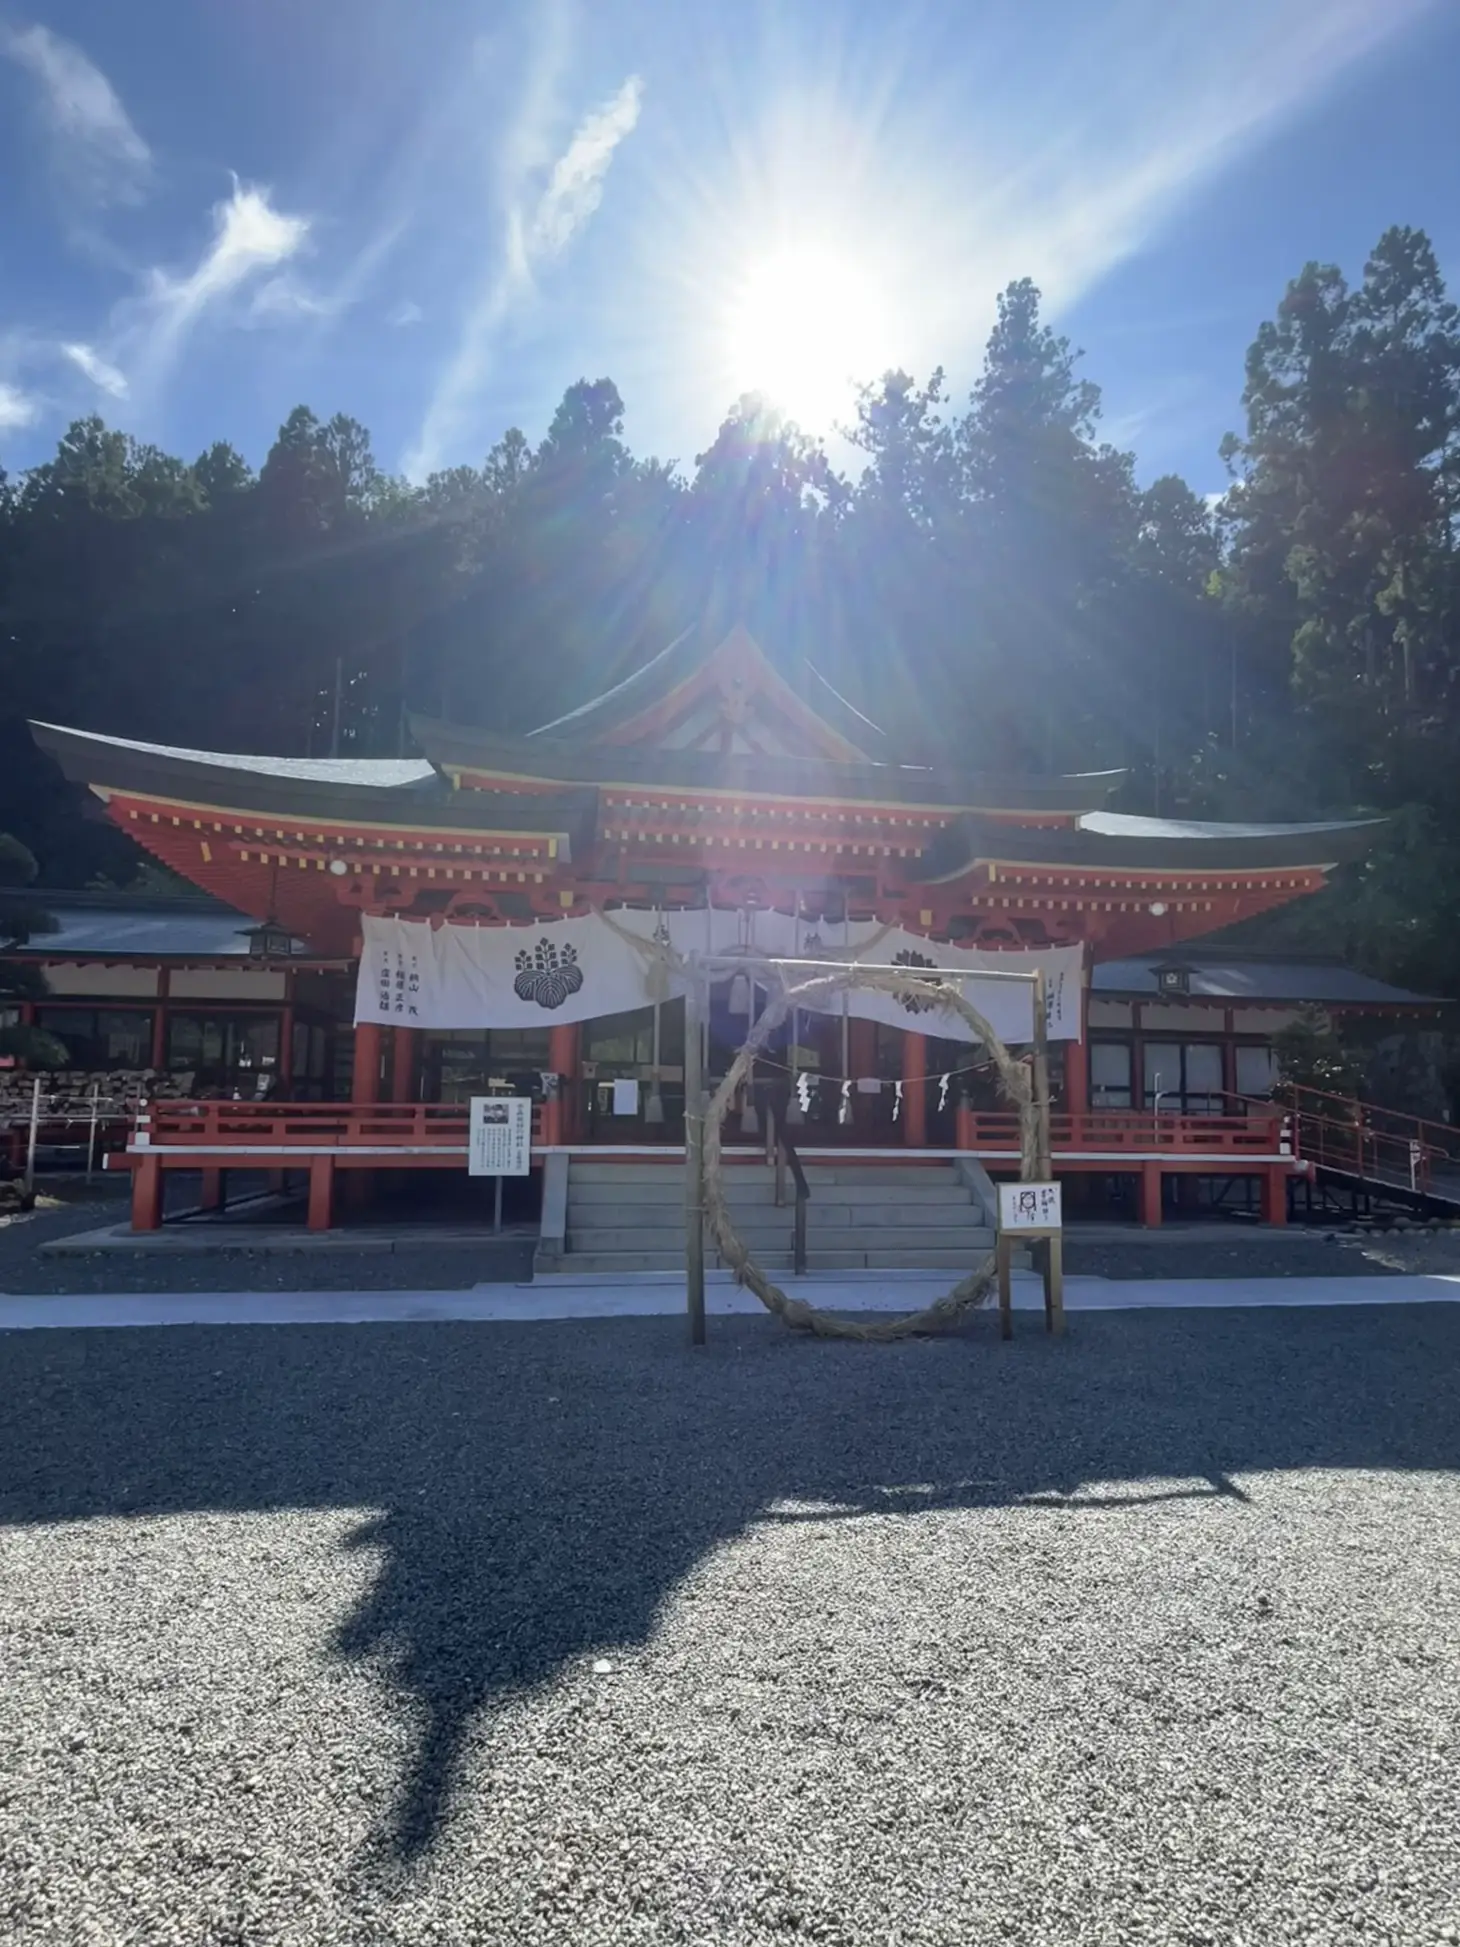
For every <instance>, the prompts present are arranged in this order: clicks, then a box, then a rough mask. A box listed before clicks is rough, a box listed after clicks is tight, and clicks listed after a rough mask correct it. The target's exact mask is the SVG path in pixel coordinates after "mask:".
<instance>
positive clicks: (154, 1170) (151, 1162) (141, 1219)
mask: <svg viewBox="0 0 1460 1947" xmlns="http://www.w3.org/2000/svg"><path fill="white" fill-rule="evenodd" d="M132 1228H133V1230H161V1228H162V1163H161V1160H160V1158H158V1157H156V1156H144V1157H143V1158H142V1160H141V1162H140V1163H138V1165H137V1167H136V1169H134V1170H133V1172H132Z"/></svg>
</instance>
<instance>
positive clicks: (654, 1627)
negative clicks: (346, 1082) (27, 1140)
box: [0, 1306, 1460, 1947]
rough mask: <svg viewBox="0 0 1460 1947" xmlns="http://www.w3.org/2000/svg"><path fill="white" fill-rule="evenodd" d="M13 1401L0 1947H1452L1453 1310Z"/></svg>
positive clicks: (333, 1377) (106, 1335) (620, 1333)
mask: <svg viewBox="0 0 1460 1947" xmlns="http://www.w3.org/2000/svg"><path fill="white" fill-rule="evenodd" d="M0 1373H3V1382H0V1383H3V1385H4V1387H5V1412H4V1414H3V1417H0V1523H4V1524H5V1525H4V1526H0V1663H3V1668H4V1681H3V1684H0V1934H3V1935H4V1937H5V1938H7V1939H8V1940H13V1941H16V1942H19V1943H25V1944H26V1947H29V1944H30V1943H60V1942H65V1943H72V1942H86V1943H113V1942H138V1943H142V1942H145V1943H148V1947H153V1943H174V1942H175V1943H187V1947H213V1944H214V1943H217V1944H218V1947H224V1944H225V1943H226V1944H227V1947H240V1944H241V1943H269V1947H276V1944H277V1943H283V1944H284V1947H299V1944H302V1943H315V1942H321V1943H323V1942H329V1943H336V1942H349V1943H355V1944H356V1947H366V1944H367V1943H368V1944H369V1947H377V1943H385V1947H391V1943H400V1944H401V1947H404V1943H418V1942H441V1943H446V1942H452V1943H457V1942H463V1941H491V1942H497V1941H504V1942H513V1943H516V1942H524V1943H536V1942H542V1943H547V1942H552V1943H563V1942H571V1943H573V1947H580V1944H581V1947H593V1943H613V1944H614V1947H620V1944H621V1943H628V1944H629V1947H634V1944H635V1943H653V1944H654V1947H659V1943H704V1944H705V1947H708V1943H712V1942H713V1943H716V1947H719V1944H720V1943H728V1947H751V1943H757V1944H759V1943H786V1942H790V1941H816V1942H820V1943H834V1944H835V1947H867V1944H868V1943H877V1944H878V1947H882V1944H883V1943H886V1944H887V1947H891V1943H897V1944H898V1947H983V1943H1007V1942H1020V1943H1023V1942H1029V1943H1038V1947H1045V1943H1060V1947H1064V1944H1065V1943H1077V1947H1079V1944H1083V1943H1087V1942H1089V1943H1095V1942H1100V1943H1106V1942H1109V1943H1122V1947H1123V1944H1124V1943H1132V1942H1134V1943H1144V1942H1161V1943H1183V1947H1238V1944H1239V1943H1247V1947H1285V1944H1286V1943H1289V1942H1293V1943H1296V1942H1303V1943H1307V1944H1308V1947H1312V1943H1333V1947H1339V1944H1340V1943H1341V1944H1342V1947H1350V1943H1356V1942H1357V1943H1381V1942H1382V1943H1388V1944H1389V1947H1399V1944H1402V1947H1409V1944H1410V1943H1428V1942H1439V1941H1455V1940H1456V1939H1460V1871H1457V1865H1456V1848H1455V1834H1456V1831H1457V1829H1460V1540H1457V1537H1460V1475H1457V1471H1456V1470H1457V1468H1460V1309H1457V1308H1452V1307H1448V1306H1446V1307H1413V1308H1405V1309H1398V1308H1394V1309H1375V1310H1373V1311H1366V1310H1358V1311H1339V1310H1334V1311H1307V1310H1304V1311H1288V1312H1282V1311H1275V1312H1257V1313H1235V1312H1226V1313H1190V1312H1189V1313H1171V1312H1156V1313H1140V1314H1107V1315H1103V1316H1095V1317H1086V1318H1082V1319H1080V1320H1078V1321H1077V1323H1076V1326H1075V1329H1073V1330H1072V1331H1071V1333H1070V1336H1069V1338H1068V1339H1067V1340H1064V1341H1062V1342H1058V1343H1056V1342H1054V1341H1050V1340H1047V1339H1046V1338H1045V1337H1044V1336H1043V1334H1042V1333H1039V1332H1037V1331H1033V1330H1029V1329H1022V1330H1021V1331H1020V1334H1019V1337H1018V1340H1017V1341H1016V1343H1015V1344H1014V1345H1013V1346H1010V1347H1002V1346H1000V1345H999V1344H998V1343H997V1341H996V1339H995V1338H994V1336H993V1321H992V1320H991V1319H987V1318H980V1319H978V1320H977V1321H976V1322H975V1324H974V1326H973V1328H972V1329H971V1331H970V1332H969V1334H968V1335H967V1336H966V1337H964V1338H958V1339H952V1340H945V1341H937V1342H923V1343H913V1344H907V1345H900V1346H896V1347H875V1348H874V1347H859V1346H855V1345H840V1344H821V1343H816V1342H810V1341H803V1340H798V1339H794V1338H792V1337H791V1336H790V1335H787V1334H784V1333H782V1332H780V1331H779V1330H778V1329H777V1328H775V1327H774V1326H772V1325H771V1324H770V1323H769V1321H761V1320H736V1321H731V1322H726V1323H721V1322H718V1321H717V1323H716V1324H715V1327H714V1330H713V1334H712V1343H711V1345H710V1346H709V1348H708V1349H707V1350H706V1351H705V1352H702V1353H699V1354H695V1353H692V1352H690V1351H689V1350H688V1349H687V1348H686V1347H685V1346H684V1344H683V1340H682V1337H681V1330H680V1327H679V1325H678V1324H677V1323H674V1324H671V1323H669V1322H668V1321H658V1320H635V1321H619V1322H614V1323H605V1324H601V1325H584V1324H574V1325H534V1326H521V1327H518V1326H488V1327H472V1326H458V1325H435V1326H424V1327H423V1326H379V1327H361V1328H355V1329H345V1328H323V1327H321V1328H313V1327H311V1328H291V1329H271V1328H262V1329H253V1330H239V1329H231V1330H219V1329H200V1328H187V1329H173V1330H166V1331H137V1332H131V1331H120V1330H118V1331H110V1332H92V1333H66V1332H35V1333H18V1334H13V1335H10V1336H9V1337H7V1338H3V1339H0Z"/></svg>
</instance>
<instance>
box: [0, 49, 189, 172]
mask: <svg viewBox="0 0 1460 1947" xmlns="http://www.w3.org/2000/svg"><path fill="white" fill-rule="evenodd" d="M0 53H3V54H5V55H7V56H8V57H9V58H10V59H11V60H12V61H14V62H16V63H18V65H19V66H21V67H23V68H25V69H26V70H27V71H28V72H29V73H30V74H31V75H32V76H33V77H34V78H35V80H36V82H37V83H38V86H39V98H40V108H41V114H42V118H43V121H44V124H45V128H46V133H47V139H48V144H49V147H50V150H51V154H52V158H53V162H54V166H55V168H56V171H57V173H58V175H59V176H60V177H61V178H62V180H63V181H64V182H65V183H66V185H67V187H68V188H69V189H71V190H72V191H73V193H75V194H77V195H79V196H81V197H83V198H84V199H85V200H86V201H88V202H90V203H93V204H108V203H133V202H136V201H138V200H139V199H140V197H141V196H142V193H143V192H144V190H145V189H146V188H147V185H148V183H149V182H150V180H151V176H152V152H151V150H150V149H149V148H148V146H147V144H146V143H145V142H144V141H143V140H142V137H141V136H140V135H139V134H138V133H137V130H136V129H135V128H134V127H133V125H132V120H131V117H130V116H129V115H128V113H127V111H126V109H125V108H124V107H123V106H122V102H121V99H120V97H119V96H118V94H117V91H116V89H115V88H114V87H113V86H112V84H111V83H110V81H108V80H107V78H106V76H105V75H104V74H103V73H102V71H101V69H100V68H99V67H97V65H96V63H95V62H94V61H93V60H91V59H90V57H89V56H88V55H86V54H84V53H83V52H82V50H81V49H80V48H79V47H77V46H76V44H75V42H74V41H68V40H63V39H62V37H61V36H60V35H59V34H54V33H52V32H51V30H50V28H49V27H42V26H39V25H36V26H32V27H9V26H6V25H5V23H4V22H3V21H0Z"/></svg>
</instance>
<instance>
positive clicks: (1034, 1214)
mask: <svg viewBox="0 0 1460 1947" xmlns="http://www.w3.org/2000/svg"><path fill="white" fill-rule="evenodd" d="M1063 1224H1064V1219H1063V1217H1062V1215H1061V1212H1060V1186H1059V1185H1058V1183H1001V1184H1000V1185H999V1229H1000V1230H1060V1229H1062V1228H1063Z"/></svg>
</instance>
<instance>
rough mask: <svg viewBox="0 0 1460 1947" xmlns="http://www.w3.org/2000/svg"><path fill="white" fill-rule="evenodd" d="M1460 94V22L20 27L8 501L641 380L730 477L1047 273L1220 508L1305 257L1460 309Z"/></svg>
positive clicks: (971, 0)
mask: <svg viewBox="0 0 1460 1947" xmlns="http://www.w3.org/2000/svg"><path fill="white" fill-rule="evenodd" d="M1457 98H1460V6H1457V5H1456V4H1455V0H1043V4H1041V5H1039V6H1037V7H1034V6H1030V5H1028V4H1027V0H923V4H915V3H914V4H904V5H888V4H886V0H875V4H874V0H779V3H778V4H774V5H767V4H763V3H762V0H654V3H652V4H651V0H523V3H519V0H512V3H511V4H506V3H505V0H475V4H467V3H466V0H428V3H427V4H423V0H349V4H348V5H342V4H337V0H247V4H244V5H235V6H222V5H219V6H199V5H198V4H197V0H132V4H130V5H128V6H119V5H118V4H116V0H55V4H51V5H45V6H32V8H31V9H30V10H26V8H25V7H23V6H22V7H20V8H18V9H17V8H16V7H15V6H14V5H12V4H11V0H0V182H4V183H5V185H6V192H5V204H4V212H3V217H0V463H3V464H4V465H5V466H6V467H7V468H8V469H9V470H11V471H12V472H14V471H16V470H18V469H20V468H23V467H24V466H26V465H28V464H31V463H34V462H35V461H37V460H39V459H42V458H44V457H46V455H47V453H48V452H49V451H50V450H51V449H52V448H53V446H54V442H55V439H56V437H57V435H58V433H59V432H60V431H61V430H62V429H63V427H64V426H65V424H66V422H67V421H68V420H69V419H70V418H72V417H74V416H75V415H77V414H79V413H82V412H86V411H91V410H98V411H101V412H102V413H103V414H104V415H105V416H106V417H107V418H108V420H109V421H111V422H112V423H114V424H117V425H120V426H124V427H125V428H127V429H128V430H129V431H132V432H135V433H137V434H138V435H139V436H141V437H144V438H148V439H154V440H156V441H158V442H159V443H160V444H162V445H164V446H166V447H167V448H168V449H169V450H172V451H177V452H180V453H182V454H184V455H185V456H188V457H191V456H192V455H193V454H194V453H196V452H197V451H198V450H199V449H200V448H201V447H202V446H204V445H205V444H206V443H208V442H209V441H211V440H213V439H215V438H223V439H229V440H231V441H233V443H234V444H235V445H237V446H238V447H239V448H240V449H241V450H242V451H243V452H244V453H245V454H246V455H247V456H248V458H249V459H250V460H252V461H253V462H255V463H258V462H259V461H260V460H261V459H262V457H263V455H264V453H265V451H266V450H267V447H268V444H269V441H270V439H271V437H272V435H273V433H274V430H275V429H276V427H277V426H278V423H279V422H280V420H281V419H282V418H283V417H284V416H285V414H286V413H287V412H288V411H289V409H290V408H291V407H292V406H293V405H295V404H297V403H299V402H301V401H302V402H305V403H307V404H309V405H311V406H313V407H314V408H315V409H316V411H318V412H319V413H320V414H321V415H328V414H329V413H331V412H334V411H338V410H343V411H348V412H351V413H353V414H355V415H356V416H357V417H359V418H361V419H363V420H364V421H365V422H366V424H367V425H369V427H370V428H371V430H372V432H373V434H374V439H375V448H376V453H377V457H378V458H379V460H380V461H381V463H382V464H383V465H385V466H387V467H389V468H391V469H392V470H404V471H408V472H410V473H411V474H412V475H415V476H419V475H420V474H422V473H424V472H425V471H427V470H429V469H430V468H432V467H436V466H446V465H453V464H457V463H459V462H462V461H473V462H475V461H479V460H480V459H481V457H482V455H483V454H484V453H485V451H486V449H487V448H488V446H489V445H490V444H491V443H492V441H493V440H494V439H495V438H497V437H498V436H499V435H500V433H501V432H502V431H503V429H504V428H505V427H507V426H508V425H511V424H520V425H521V426H522V427H523V428H524V430H526V431H527V432H528V434H529V435H530V436H533V437H536V436H537V435H538V434H540V433H541V431H542V430H543V428H544V426H545V424H546V421H547V418H548V416H549V414H550V412H551V410H552V406H553V404H554V403H555V401H556V400H557V398H558V397H559V396H560V395H561V393H562V391H563V389H564V387H565V386H566V385H568V384H569V383H571V382H572V381H573V380H574V379H576V378H579V377H585V376H586V377H590V378H594V377H599V376H601V375H605V374H606V375H609V376H611V377H613V378H614V379H615V380H616V381H617V382H618V385H619V388H620V390H621V392H622V393H623V395H624V397H625V400H626V402H627V405H628V415H629V423H628V431H629V437H630V439H631V441H632V443H633V445H634V447H635V449H636V450H637V451H639V452H641V453H646V452H651V451H652V452H657V453H659V454H661V455H663V456H665V457H673V458H678V459H679V460H681V461H682V462H684V463H686V464H688V463H690V462H691V461H692V459H693V456H694V454H695V453H696V452H698V451H700V450H702V449H703V448H704V447H705V446H706V445H707V444H708V443H709V440H710V438H711V437H712V435H713V432H714V429H715V427H716V425H717V424H718V422H719V420H720V418H721V417H722V416H723V413H724V410H725V408H726V407H727V406H728V405H729V403H730V402H731V400H732V398H733V397H734V396H735V394H736V392H737V391H738V390H740V389H742V388H745V387H750V386H756V385H758V386H762V387H764V388H766V389H768V390H770V391H771V392H773V393H779V394H781V395H782V397H783V402H784V403H785V404H786V405H787V406H788V407H789V408H790V409H791V410H792V411H793V412H799V413H800V414H801V415H802V416H803V417H805V418H806V419H807V420H808V421H810V422H812V423H813V425H814V428H815V430H818V431H825V430H826V429H827V423H818V422H831V421H834V420H835V419H836V418H837V417H838V416H839V415H840V416H843V417H844V416H845V402H846V400H847V399H848V398H849V388H850V385H851V382H852V380H853V378H854V377H857V376H872V375H873V374H874V373H875V372H876V371H877V370H880V369H882V368H883V367H885V366H887V365H889V364H898V365H902V366H903V367H905V368H907V369H909V370H911V371H913V372H915V373H917V374H918V375H919V376H922V375H924V374H925V373H926V372H927V371H928V369H929V368H930V367H931V366H932V365H933V364H935V363H942V364H943V365H944V366H945V367H946V368H947V369H948V373H949V377H950V381H951V383H952V386H953V389H954V390H955V392H956V393H959V394H961V393H963V392H965V391H966V390H967V387H968V384H969V383H970V382H971V380H972V378H973V376H974V375H975V373H976V370H977V366H978V360H979V354H980V350H981V346H982V342H983V339H984V336H985V334H986V332H987V328H988V324H989V320H990V316H991V314H992V309H993V300H994V295H995V293H996V292H997V290H998V289H999V288H1000V287H1001V286H1002V285H1003V284H1005V283H1006V282H1007V281H1008V280H1009V279H1010V278H1013V277H1017V276H1021V275H1025V274H1027V275H1030V276H1032V277H1034V278H1035V279H1036V280H1037V281H1038V282H1039V283H1040V284H1041V286H1042V287H1043V289H1044V290H1045V292H1046V295H1047V301H1048V309H1049V311H1050V313H1051V315H1053V317H1054V318H1055V319H1056V320H1057V321H1058V322H1059V324H1060V325H1061V327H1062V328H1063V329H1065V330H1067V331H1068V332H1070V334H1071V335H1072V336H1073V337H1074V339H1075V340H1076V342H1077V343H1078V344H1080V345H1082V346H1083V347H1084V348H1085V350H1086V353H1087V359H1086V364H1085V368H1084V369H1085V371H1086V373H1087V375H1088V376H1090V377H1092V378H1094V379H1096V380H1097V381H1098V382H1099V383H1100V384H1101V385H1102V387H1103V388H1104V391H1105V397H1106V411H1107V430H1108V431H1109V433H1110V434H1111V436H1113V437H1115V438H1116V439H1117V440H1118V441H1119V442H1120V443H1122V444H1128V445H1131V446H1133V447H1134V448H1135V449H1136V451H1137V453H1138V456H1139V461H1140V470H1141V473H1142V475H1143V476H1144V477H1147V478H1149V477H1151V476H1152V475H1154V474H1155V473H1158V472H1161V471H1165V470H1169V469H1173V468H1174V469H1177V470H1179V471H1182V472H1184V473H1185V474H1186V475H1187V477H1188V478H1189V479H1190V480H1191V482H1192V484H1193V485H1194V486H1195V487H1197V488H1198V489H1199V490H1201V491H1210V490H1212V489H1213V488H1216V487H1218V486H1220V485H1221V483H1222V471H1221V467H1220V463H1219V461H1218V460H1217V457H1216V447H1217V443H1218V441H1219V440H1220V438H1221V435H1222V433H1223V432H1224V431H1226V430H1227V429H1229V428H1232V427H1235V426H1236V425H1237V424H1238V421H1239V405H1238V395H1239V393H1240V388H1241V377H1242V358H1243V353H1244V351H1245V349H1246V346H1247V344H1248V343H1249V341H1250V339H1251V337H1252V334H1253V330H1254V328H1255V326H1256V325H1257V323H1258V322H1259V320H1260V319H1262V318H1263V317H1266V316H1268V315H1270V314H1271V312H1272V310H1273V307H1274V305H1275V304H1276V302H1277V299H1278V298H1279V296H1280V295H1281V291H1282V288H1283V285H1284V283H1285V282H1286V280H1287V278H1288V277H1290V276H1291V275H1293V274H1295V273H1296V272H1297V271H1298V270H1299V269H1300V268H1301V266H1302V264H1303V263H1304V261H1305V260H1307V259H1308V258H1310V257H1318V258H1322V259H1326V260H1336V261H1338V262H1340V263H1342V264H1343V265H1344V266H1345V268H1346V269H1348V270H1349V271H1350V273H1351V274H1357V273H1358V271H1359V270H1360V268H1361V266H1362V262H1363V258H1364V254H1365V252H1366V250H1367V249H1368V247H1369V246H1370V244H1372V242H1373V241H1374V239H1375V238H1376V237H1377V236H1378V234H1379V232H1380V231H1381V230H1382V229H1384V228H1385V227H1386V226H1387V225H1388V224H1390V223H1395V222H1403V223H1413V224H1418V225H1420V226H1422V227H1424V228H1426V229H1428V230H1429V231H1430V234H1431V235H1432V237H1433V238H1434V240H1435V243H1436V246H1437V248H1438V250H1439V252H1440V257H1441V262H1442V264H1443V265H1444V266H1445V268H1446V269H1447V272H1448V273H1449V275H1450V277H1451V279H1452V282H1453V283H1455V284H1460V198H1457V196H1456V194H1455V186H1456V184H1457V183H1460V117H1457V116H1456V114H1455V112H1454V104H1455V101H1456V99H1457Z"/></svg>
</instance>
